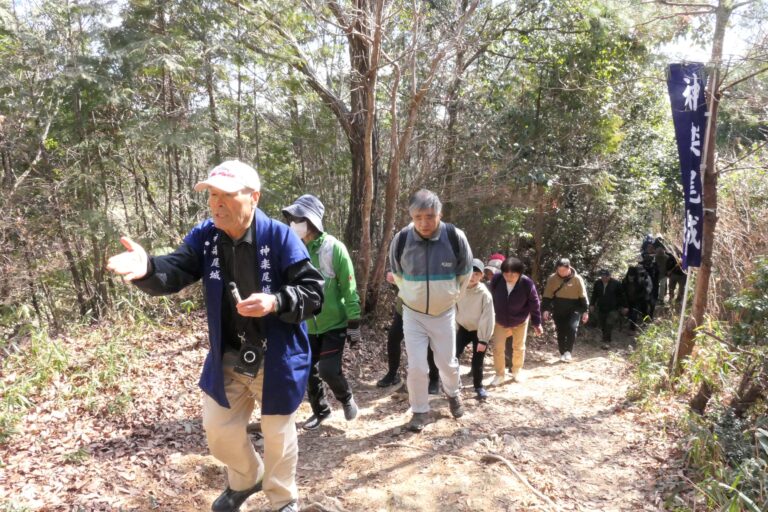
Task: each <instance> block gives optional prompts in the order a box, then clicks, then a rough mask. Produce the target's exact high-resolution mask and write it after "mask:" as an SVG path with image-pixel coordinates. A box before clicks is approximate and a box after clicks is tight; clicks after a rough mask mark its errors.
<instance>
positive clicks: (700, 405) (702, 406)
mask: <svg viewBox="0 0 768 512" xmlns="http://www.w3.org/2000/svg"><path fill="white" fill-rule="evenodd" d="M711 398H712V387H711V386H710V385H709V382H707V381H704V382H702V383H701V387H700V388H699V392H698V393H696V396H694V397H693V398H692V399H691V401H690V403H689V404H688V405H689V406H690V408H691V410H692V411H693V412H695V413H697V414H702V415H703V414H704V411H705V410H706V408H707V404H709V400H710V399H711Z"/></svg>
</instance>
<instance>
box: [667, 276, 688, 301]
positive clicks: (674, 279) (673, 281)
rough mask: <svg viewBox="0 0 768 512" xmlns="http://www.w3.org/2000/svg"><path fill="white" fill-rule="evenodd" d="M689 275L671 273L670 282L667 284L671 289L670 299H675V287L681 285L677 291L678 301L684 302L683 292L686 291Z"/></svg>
mask: <svg viewBox="0 0 768 512" xmlns="http://www.w3.org/2000/svg"><path fill="white" fill-rule="evenodd" d="M687 277H688V276H686V275H685V274H676V273H674V272H673V273H671V274H670V275H669V284H668V285H667V288H668V290H669V300H670V302H671V301H672V300H673V299H675V288H677V287H678V286H680V288H679V289H678V292H677V299H676V300H677V302H678V303H682V302H683V293H685V280H686V279H687Z"/></svg>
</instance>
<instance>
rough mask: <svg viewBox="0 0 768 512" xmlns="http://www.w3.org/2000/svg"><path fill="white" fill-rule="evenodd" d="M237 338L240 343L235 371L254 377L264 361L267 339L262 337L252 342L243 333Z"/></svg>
mask: <svg viewBox="0 0 768 512" xmlns="http://www.w3.org/2000/svg"><path fill="white" fill-rule="evenodd" d="M239 338H240V341H241V343H242V345H240V352H239V353H238V354H237V362H236V363H235V368H234V369H235V372H237V373H239V374H240V375H245V376H246V377H250V378H252V379H255V378H256V375H258V374H259V370H260V369H261V364H262V363H263V362H264V349H265V348H266V345H267V340H266V339H263V340H257V341H256V342H252V341H250V340H247V339H246V337H245V335H243V334H241V335H240V336H239Z"/></svg>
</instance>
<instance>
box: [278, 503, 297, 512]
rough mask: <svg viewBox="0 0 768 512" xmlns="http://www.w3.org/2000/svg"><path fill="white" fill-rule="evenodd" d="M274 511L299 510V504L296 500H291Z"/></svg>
mask: <svg viewBox="0 0 768 512" xmlns="http://www.w3.org/2000/svg"><path fill="white" fill-rule="evenodd" d="M276 512H299V504H298V502H296V501H292V502H290V503H288V504H287V505H283V506H282V507H280V508H279V509H277V511H276Z"/></svg>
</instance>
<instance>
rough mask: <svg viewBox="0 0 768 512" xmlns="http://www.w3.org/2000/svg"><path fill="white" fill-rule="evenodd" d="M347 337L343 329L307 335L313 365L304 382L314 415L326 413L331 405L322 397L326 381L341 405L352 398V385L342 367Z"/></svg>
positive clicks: (329, 411)
mask: <svg viewBox="0 0 768 512" xmlns="http://www.w3.org/2000/svg"><path fill="white" fill-rule="evenodd" d="M346 338H347V332H346V329H335V330H333V331H328V332H324V333H323V334H310V335H309V346H310V348H311V349H312V367H311V368H310V370H309V381H308V382H307V398H309V405H311V406H312V412H313V413H315V414H316V415H319V416H326V415H328V414H330V413H331V407H330V406H329V405H328V401H327V400H326V398H325V384H328V387H329V388H331V392H332V393H333V396H335V397H336V400H338V401H339V402H341V403H342V404H345V403H347V402H348V401H349V399H350V398H352V388H350V387H349V382H347V379H346V377H344V373H343V372H342V369H341V364H342V360H343V356H344V343H345V341H346Z"/></svg>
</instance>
